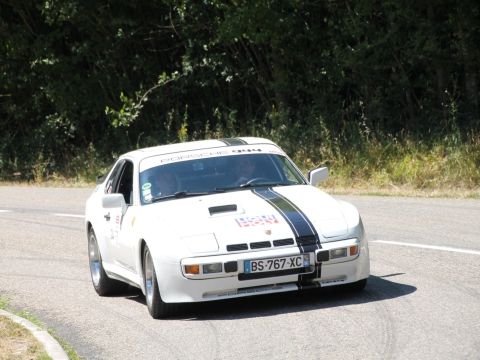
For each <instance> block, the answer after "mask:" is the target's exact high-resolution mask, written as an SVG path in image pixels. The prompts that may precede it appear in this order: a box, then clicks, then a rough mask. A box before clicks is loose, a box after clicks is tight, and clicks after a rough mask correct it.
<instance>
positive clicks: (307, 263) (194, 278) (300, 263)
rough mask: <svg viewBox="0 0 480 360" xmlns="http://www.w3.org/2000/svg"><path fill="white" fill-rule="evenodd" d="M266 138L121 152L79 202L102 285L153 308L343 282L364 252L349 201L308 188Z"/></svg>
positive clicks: (318, 176) (157, 314)
mask: <svg viewBox="0 0 480 360" xmlns="http://www.w3.org/2000/svg"><path fill="white" fill-rule="evenodd" d="M327 175H328V170H327V169H326V168H320V169H316V170H313V171H311V172H310V173H309V176H308V180H307V179H305V178H304V177H303V175H302V173H301V172H300V171H299V169H298V168H297V167H296V166H295V165H294V164H293V162H292V161H291V160H290V159H289V158H288V156H287V155H286V154H285V153H284V152H283V151H282V150H281V149H280V148H279V147H278V146H277V145H276V144H274V143H273V142H271V141H269V140H266V139H260V138H233V139H220V140H205V141H196V142H189V143H182V144H172V145H164V146H158V147H152V148H146V149H140V150H135V151H132V152H129V153H127V154H125V155H122V156H121V157H120V158H119V159H118V161H117V162H116V163H115V165H114V166H113V168H112V170H111V171H110V172H109V173H108V174H107V175H106V176H105V177H104V178H102V179H101V180H100V181H99V182H101V183H100V184H98V185H97V187H96V189H95V191H94V193H93V194H92V195H91V196H90V198H89V199H88V200H87V203H86V216H85V219H86V230H87V233H88V250H89V261H90V272H91V277H92V282H93V286H94V288H95V290H96V291H97V293H98V294H99V295H102V296H103V295H109V294H112V293H114V292H118V291H119V290H120V289H122V288H124V287H125V286H126V285H127V284H130V285H133V286H135V287H138V288H140V289H141V290H142V292H143V293H144V294H145V296H146V303H147V306H148V310H149V312H150V314H151V316H152V317H154V318H161V317H165V316H168V315H169V314H171V313H172V312H173V311H175V309H176V307H177V304H178V303H188V302H197V301H210V300H220V299H230V298H236V297H242V296H251V295H260V294H272V293H278V292H284V291H293V290H299V289H304V288H310V287H324V286H332V285H341V284H349V285H348V287H351V288H353V289H358V290H360V289H363V287H364V286H365V284H366V281H367V278H368V276H369V274H370V260H369V252H368V244H367V240H366V238H365V236H364V230H363V225H362V220H361V218H360V216H359V214H358V211H357V210H356V208H355V207H354V206H353V205H351V204H349V203H347V202H344V201H338V200H335V199H333V198H332V197H330V196H329V195H327V194H326V193H324V192H322V191H321V190H319V189H318V188H316V187H315V185H316V184H317V183H319V182H320V181H322V180H324V179H325V178H326V177H327Z"/></svg>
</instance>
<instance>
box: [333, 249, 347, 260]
mask: <svg viewBox="0 0 480 360" xmlns="http://www.w3.org/2000/svg"><path fill="white" fill-rule="evenodd" d="M345 256H347V248H341V249H332V250H330V259H338V258H341V257H345Z"/></svg>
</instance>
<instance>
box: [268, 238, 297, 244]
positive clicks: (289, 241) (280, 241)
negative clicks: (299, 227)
mask: <svg viewBox="0 0 480 360" xmlns="http://www.w3.org/2000/svg"><path fill="white" fill-rule="evenodd" d="M294 243H295V242H294V241H293V239H282V240H273V246H285V245H293V244H294Z"/></svg>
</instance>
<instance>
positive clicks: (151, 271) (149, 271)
mask: <svg viewBox="0 0 480 360" xmlns="http://www.w3.org/2000/svg"><path fill="white" fill-rule="evenodd" d="M143 284H144V286H145V299H146V302H147V307H148V312H149V313H150V315H151V316H152V317H153V318H154V319H161V318H165V317H168V316H171V315H173V314H174V313H175V312H176V311H177V309H178V304H170V303H165V302H163V300H162V297H161V296H160V291H159V289H158V281H157V273H156V272H155V266H154V264H153V260H152V255H151V254H150V250H149V249H148V247H147V246H146V245H145V248H144V249H143Z"/></svg>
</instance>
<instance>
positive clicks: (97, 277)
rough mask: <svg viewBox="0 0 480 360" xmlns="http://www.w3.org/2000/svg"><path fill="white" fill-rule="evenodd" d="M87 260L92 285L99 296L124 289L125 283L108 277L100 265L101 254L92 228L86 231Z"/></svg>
mask: <svg viewBox="0 0 480 360" xmlns="http://www.w3.org/2000/svg"><path fill="white" fill-rule="evenodd" d="M88 260H89V263H90V276H91V277H92V283H93V287H94V288H95V291H96V292H97V294H98V295H100V296H107V295H112V294H115V293H118V292H121V291H124V290H126V288H127V287H128V285H127V284H125V283H122V282H120V281H117V280H114V279H110V278H109V277H108V276H107V274H106V273H105V270H104V268H103V265H102V256H101V255H100V250H99V248H98V243H97V237H96V236H95V232H94V231H93V229H90V231H89V232H88Z"/></svg>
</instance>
